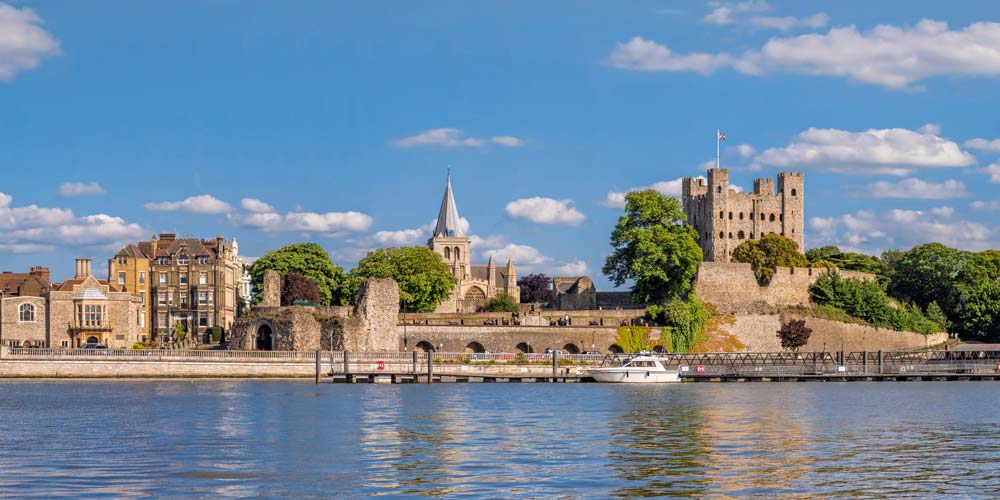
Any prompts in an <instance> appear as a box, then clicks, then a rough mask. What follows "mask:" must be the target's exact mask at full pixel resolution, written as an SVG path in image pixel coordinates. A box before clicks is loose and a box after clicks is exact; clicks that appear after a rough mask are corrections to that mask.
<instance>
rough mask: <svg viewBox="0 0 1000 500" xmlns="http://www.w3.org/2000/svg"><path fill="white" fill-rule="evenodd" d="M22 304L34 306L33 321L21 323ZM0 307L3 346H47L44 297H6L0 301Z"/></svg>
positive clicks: (0, 331) (0, 332) (0, 330)
mask: <svg viewBox="0 0 1000 500" xmlns="http://www.w3.org/2000/svg"><path fill="white" fill-rule="evenodd" d="M22 304H30V305H31V306H34V308H35V318H34V321H29V322H24V321H21V319H20V308H21V305H22ZM0 307H2V310H0V338H2V339H3V344H6V345H10V344H16V345H18V346H21V345H29V344H30V345H39V346H48V332H49V314H48V308H47V307H46V300H45V298H44V297H6V298H4V299H2V300H0Z"/></svg>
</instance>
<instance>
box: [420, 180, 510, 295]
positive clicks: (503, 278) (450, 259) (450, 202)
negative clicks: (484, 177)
mask: <svg viewBox="0 0 1000 500" xmlns="http://www.w3.org/2000/svg"><path fill="white" fill-rule="evenodd" d="M470 244H471V239H470V238H469V237H467V236H465V233H464V231H462V227H461V225H460V222H459V218H458V208H457V207H456V206H455V196H454V194H453V193H452V191H451V175H449V176H448V183H447V185H445V188H444V199H442V200H441V210H440V212H439V213H438V218H437V224H436V225H435V227H434V233H433V235H431V238H430V239H429V240H428V241H427V245H428V246H429V247H430V248H431V249H432V250H434V251H435V252H437V254H438V255H440V256H441V258H443V259H444V261H445V262H446V263H448V265H449V266H450V267H451V271H452V273H454V274H455V278H457V279H458V282H457V283H456V284H455V290H454V291H453V292H452V293H451V296H450V297H448V299H447V300H445V301H444V302H442V303H440V304H438V307H437V309H436V310H435V311H434V312H463V313H464V312H476V311H478V310H479V309H481V308H482V307H483V304H485V303H486V301H487V300H490V299H492V298H494V297H496V296H497V295H499V294H507V295H509V296H511V297H513V299H514V301H515V302H520V299H521V291H520V289H519V288H518V286H517V273H516V272H515V271H514V261H512V260H510V259H508V260H507V265H505V266H503V267H497V266H496V265H494V264H493V257H492V256H491V257H490V260H489V262H488V263H487V264H486V265H482V264H472V263H470V260H471V258H472V254H471V252H470V251H469V250H470V248H469V247H470Z"/></svg>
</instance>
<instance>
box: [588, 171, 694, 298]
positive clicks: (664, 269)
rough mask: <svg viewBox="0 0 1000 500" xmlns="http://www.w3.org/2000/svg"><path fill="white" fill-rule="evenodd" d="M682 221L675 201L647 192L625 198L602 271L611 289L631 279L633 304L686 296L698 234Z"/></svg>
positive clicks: (682, 218)
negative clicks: (622, 211) (611, 286)
mask: <svg viewBox="0 0 1000 500" xmlns="http://www.w3.org/2000/svg"><path fill="white" fill-rule="evenodd" d="M686 220H687V217H686V216H685V215H684V211H683V210H682V209H681V205H680V202H678V201H677V199H675V198H671V197H669V196H666V195H664V194H662V193H659V192H657V191H654V190H652V189H647V190H644V191H633V192H630V193H628V194H626V195H625V215H623V216H621V217H619V218H618V224H617V225H616V226H615V229H614V231H613V232H612V233H611V246H612V248H613V250H612V252H611V255H609V256H608V257H607V259H606V260H605V262H604V267H603V269H602V271H603V272H604V274H605V275H606V276H607V277H608V279H610V280H611V282H612V283H614V285H615V286H621V285H622V284H624V283H625V282H626V281H629V280H631V281H632V282H633V286H632V298H633V300H635V301H636V302H639V303H657V304H662V303H665V302H666V301H668V300H670V299H673V298H678V297H684V296H686V295H687V293H688V292H690V291H691V289H692V287H693V280H694V277H695V274H696V273H697V271H698V264H699V263H700V262H701V259H702V253H701V247H700V246H698V234H697V232H696V231H695V229H694V228H693V227H691V226H689V225H686V224H684V222H685V221H686Z"/></svg>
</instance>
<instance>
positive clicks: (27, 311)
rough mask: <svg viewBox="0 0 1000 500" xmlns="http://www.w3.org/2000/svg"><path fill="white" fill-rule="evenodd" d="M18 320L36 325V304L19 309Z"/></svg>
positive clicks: (25, 305) (24, 305) (22, 306)
mask: <svg viewBox="0 0 1000 500" xmlns="http://www.w3.org/2000/svg"><path fill="white" fill-rule="evenodd" d="M17 320H18V321H20V322H22V323H34V322H35V305H34V304H21V306H20V307H18V314H17Z"/></svg>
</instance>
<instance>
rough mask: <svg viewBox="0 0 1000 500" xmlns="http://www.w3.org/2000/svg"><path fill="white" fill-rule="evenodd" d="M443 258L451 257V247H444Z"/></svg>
mask: <svg viewBox="0 0 1000 500" xmlns="http://www.w3.org/2000/svg"><path fill="white" fill-rule="evenodd" d="M444 258H445V259H450V258H451V248H450V247H444Z"/></svg>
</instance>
